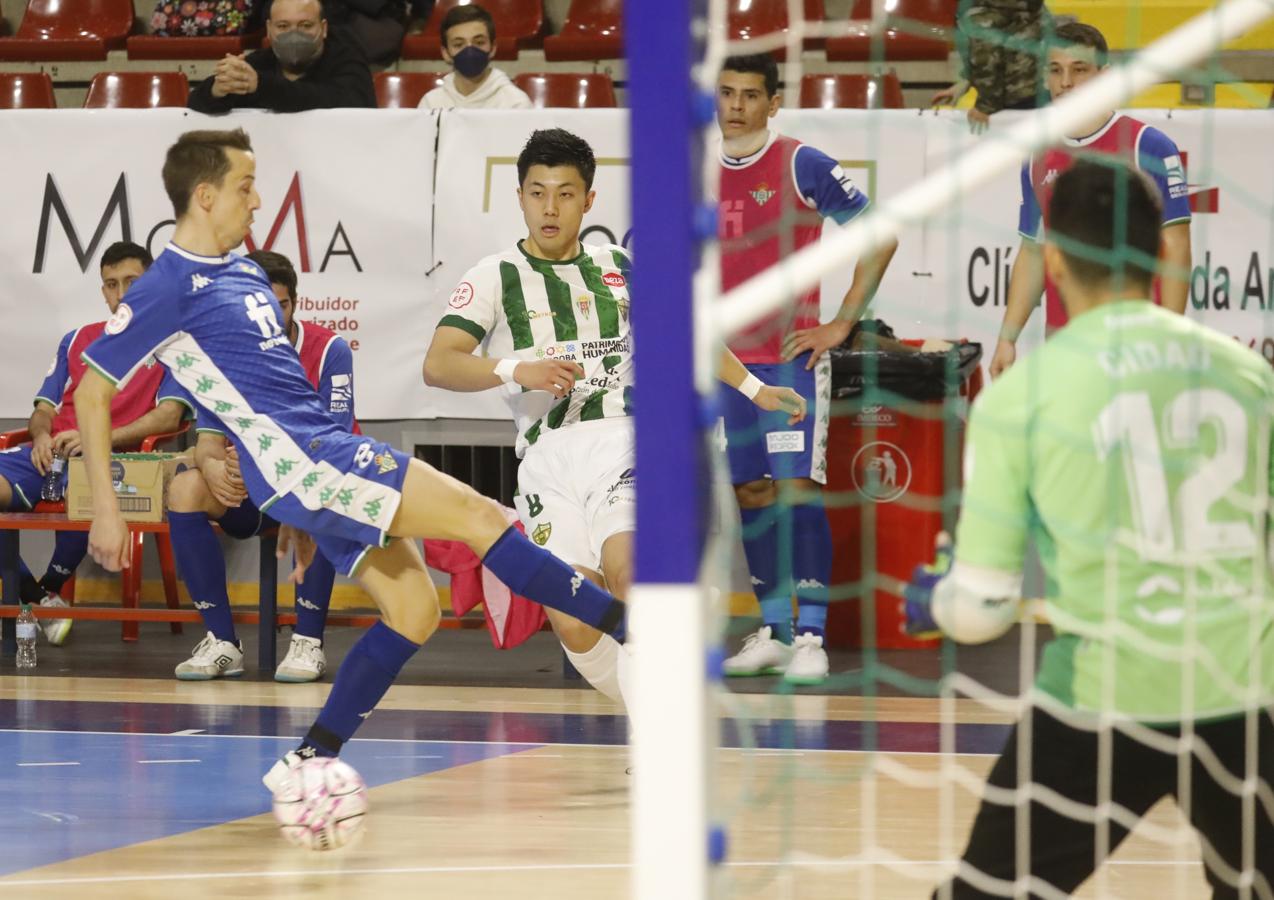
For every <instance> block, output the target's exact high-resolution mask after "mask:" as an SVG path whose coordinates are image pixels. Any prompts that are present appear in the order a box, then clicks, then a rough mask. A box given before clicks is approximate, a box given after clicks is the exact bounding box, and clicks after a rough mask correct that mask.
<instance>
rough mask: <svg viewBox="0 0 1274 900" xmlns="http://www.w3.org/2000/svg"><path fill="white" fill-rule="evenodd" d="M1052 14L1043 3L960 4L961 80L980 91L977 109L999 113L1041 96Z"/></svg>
mask: <svg viewBox="0 0 1274 900" xmlns="http://www.w3.org/2000/svg"><path fill="white" fill-rule="evenodd" d="M1047 17H1048V11H1047V10H1045V9H1044V8H1043V6H1042V4H1041V3H1040V2H1039V0H979V2H967V0H966V2H962V3H961V4H960V7H959V13H958V18H957V22H956V25H957V29H956V47H957V49H958V50H959V52H960V63H961V76H960V77H961V78H963V79H965V80H967V81H968V82H969V83H970V84H972V85H973V86H974V87H975V88H977V90H978V101H977V104H976V106H977V108H978V109H979V110H980V111H981V112H984V113H987V114H988V115H990V114H991V113H995V112H999V111H1000V110H1002V109H1004V108H1005V107H1009V106H1014V105H1016V104H1020V103H1022V102H1023V101H1027V100H1031V99H1033V98H1035V97H1037V96H1038V95H1039V92H1040V89H1041V87H1042V85H1041V79H1042V75H1043V70H1044V67H1043V65H1041V64H1040V59H1041V58H1042V53H1043V41H1042V39H1043V34H1044V26H1045V22H1046V21H1047Z"/></svg>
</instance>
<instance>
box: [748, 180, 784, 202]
mask: <svg viewBox="0 0 1274 900" xmlns="http://www.w3.org/2000/svg"><path fill="white" fill-rule="evenodd" d="M748 193H749V194H750V195H751V196H752V199H753V200H755V201H756V205H757V206H765V204H767V203H769V202H770V198H771V197H773V196H774V195H775V194H777V193H778V191H772V190H770V186H769V185H768V184H766V183H765V182H764V181H762V182H761V183H760V184H758V185H757V186H756V187H755V188H753V189H752V190H750V191H748Z"/></svg>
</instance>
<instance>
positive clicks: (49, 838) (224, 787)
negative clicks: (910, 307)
mask: <svg viewBox="0 0 1274 900" xmlns="http://www.w3.org/2000/svg"><path fill="white" fill-rule="evenodd" d="M40 705H44V701H41V704H40ZM111 705H115V704H111ZM121 705H123V704H121ZM295 745H296V741H295V739H293V738H274V737H242V738H239V739H236V740H224V739H221V738H218V737H211V736H204V735H157V734H102V733H93V734H87V733H86V734H77V733H73V732H65V731H61V732H48V731H8V732H0V796H2V797H4V800H5V814H4V816H0V847H4V848H5V852H4V853H3V854H0V875H9V874H12V873H14V872H19V871H22V870H24V869H30V868H34V867H36V866H44V865H49V864H51V863H56V862H62V861H64V860H68V859H74V858H76V857H80V856H85V855H87V854H90V853H98V852H101V851H104V850H113V849H117V848H119V847H125V846H129V845H131V844H137V843H140V842H143V841H150V840H155V839H157V838H163V837H170V836H172V835H177V834H183V833H185V832H189V831H194V830H196V829H199V828H207V827H209V826H213V825H221V824H224V823H226V822H232V821H234V820H236V819H242V818H246V817H248V816H256V815H260V814H261V813H264V812H268V811H269V809H270V795H269V793H268V792H267V791H266V789H265V787H264V786H263V785H262V784H261V781H260V776H261V775H262V774H264V773H265V771H266V770H267V769H269V768H270V766H271V765H273V764H274V761H275V760H276V759H278V758H279V757H280V756H281V755H282V754H283V753H284V752H286V751H287V750H290V749H292V748H293V747H294V746H295ZM534 746H535V745H533V744H520V743H485V744H451V743H436V744H427V745H420V744H416V745H413V744H404V743H401V742H397V741H374V740H355V741H351V742H350V743H349V744H347V745H346V749H345V752H344V753H343V754H342V757H343V758H344V759H346V760H348V761H349V763H350V764H351V765H353V766H354V767H355V768H356V769H358V771H359V773H360V774H361V775H362V776H363V778H364V780H366V781H367V783H368V785H369V786H372V787H376V786H378V785H382V784H387V783H389V782H393V781H400V780H402V779H405V778H411V777H414V776H417V775H427V774H430V773H433V772H439V771H442V770H444V769H449V768H452V767H454V766H460V765H465V764H466V763H472V762H478V761H481V760H487V759H493V758H495V757H499V756H504V755H508V754H510V753H516V752H519V751H522V750H529V749H533V748H534ZM143 760H150V762H143ZM155 760H197V762H167V763H163V762H155ZM71 762H74V763H78V765H38V766H31V765H26V766H24V765H22V764H23V763H28V764H29V763H44V764H47V763H71ZM2 889H3V884H2V883H0V890H2Z"/></svg>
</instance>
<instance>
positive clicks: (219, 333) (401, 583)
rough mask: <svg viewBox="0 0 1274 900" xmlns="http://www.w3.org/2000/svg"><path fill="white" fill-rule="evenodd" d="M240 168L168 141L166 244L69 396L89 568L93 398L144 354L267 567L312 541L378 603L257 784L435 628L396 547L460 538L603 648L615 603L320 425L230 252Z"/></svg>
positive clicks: (497, 521)
mask: <svg viewBox="0 0 1274 900" xmlns="http://www.w3.org/2000/svg"><path fill="white" fill-rule="evenodd" d="M255 170H256V162H255V158H254V156H253V153H252V145H251V142H250V140H249V138H248V135H247V134H246V133H245V132H244V131H243V130H242V129H237V130H234V131H192V132H187V133H185V134H183V135H182V136H181V137H180V138H179V139H178V140H177V142H176V143H175V144H173V145H172V146H171V147H170V148H169V149H168V153H167V157H166V159H165V162H164V168H163V179H164V188H165V190H166V191H167V193H168V196H169V199H171V200H172V203H173V210H174V213H175V215H176V219H177V226H176V228H175V230H174V232H173V237H172V240H171V242H170V243H169V244H168V246H167V247H166V248H165V249H164V251H163V252H162V253H161V254H160V255H159V257H158V259H156V261H155V264H154V265H153V266H152V267H151V269H150V271H149V272H147V274H146V275H145V276H143V277H142V278H140V279H139V280H138V281H137V282H136V283H135V284H134V285H133V288H132V290H131V291H130V292H129V294H128V298H127V302H126V303H123V304H121V305H120V307H119V309H118V310H117V311H116V313H115V315H114V316H113V317H112V318H111V320H110V322H109V323H108V325H107V327H106V332H105V334H103V336H102V337H101V338H100V339H99V340H97V341H96V342H94V343H93V344H92V345H90V346H89V348H88V349H87V350H86V351H85V353H84V354H83V356H84V360H85V362H87V363H88V365H89V367H90V369H91V371H90V372H88V373H87V374H86V375H85V377H84V381H83V383H82V385H81V387H80V389H79V390H78V391H77V392H76V397H75V399H76V411H77V413H78V414H79V420H80V429H81V433H82V436H83V445H84V461H85V469H86V472H87V476H88V483H89V487H90V490H91V492H92V496H93V524H92V528H91V531H90V533H89V550H90V552H91V553H92V554H93V557H94V559H96V560H97V561H98V562H99V563H100V564H101V565H103V566H104V567H105V568H106V569H107V570H109V571H113V572H115V571H119V570H120V569H121V567H123V566H124V565H125V564H126V563H127V558H128V557H127V546H128V527H127V525H126V524H125V523H124V520H123V518H122V517H121V515H120V512H119V509H118V507H117V505H116V501H115V495H114V492H113V490H112V489H111V476H110V421H109V407H110V400H111V397H112V396H114V394H115V392H116V391H117V390H118V389H119V387H120V386H121V385H123V384H125V383H127V381H128V379H129V378H131V377H132V376H133V374H134V373H135V372H136V371H137V370H138V369H139V368H140V367H141V366H142V365H143V364H144V363H145V361H146V360H147V358H148V357H150V356H151V355H152V354H153V355H154V356H155V358H156V359H158V360H159V362H160V363H162V364H163V365H164V366H166V367H167V368H168V369H169V370H170V371H171V372H172V374H173V376H174V377H175V378H176V380H177V381H178V383H179V384H180V385H181V386H182V387H184V388H185V389H186V390H187V391H188V392H189V393H190V395H191V396H192V397H193V398H194V400H195V402H196V404H197V405H198V407H199V414H200V418H201V420H202V421H207V422H209V423H213V424H214V426H215V427H218V428H219V430H221V431H223V432H224V433H225V434H227V435H228V436H229V438H230V440H231V442H232V443H233V445H234V447H235V449H236V451H237V453H238V457H239V461H240V468H241V472H242V477H243V481H244V485H245V487H246V488H247V492H248V496H249V498H250V499H251V500H252V502H253V503H254V504H255V505H256V506H257V507H258V508H259V509H260V510H261V511H262V512H263V513H268V514H269V515H270V516H271V517H272V518H274V519H276V520H278V521H279V522H280V523H282V525H281V528H280V534H279V555H280V557H282V556H284V555H285V554H287V553H289V552H291V551H292V550H293V548H294V547H295V549H296V551H297V559H298V561H297V565H296V567H295V569H294V570H293V572H292V576H291V577H292V578H293V580H296V581H300V580H301V579H302V578H303V576H304V570H305V567H306V565H307V564H308V561H309V560H310V559H311V558H312V557H313V553H314V549H315V542H316V543H317V546H318V548H319V549H320V550H321V551H322V552H323V554H324V555H325V556H326V557H327V558H328V560H329V561H331V562H332V563H333V565H335V566H336V569H337V571H339V572H344V573H346V574H349V575H352V576H356V577H357V578H358V580H359V582H360V583H361V585H362V586H363V588H364V589H365V590H366V591H367V592H368V594H370V595H371V597H372V598H373V600H375V602H376V605H377V607H379V609H380V611H381V615H382V619H381V621H380V622H379V623H377V624H376V625H374V626H372V627H371V628H370V629H369V630H368V631H367V633H366V634H364V635H363V637H362V638H360V639H359V640H358V642H357V643H356V644H355V645H354V646H353V647H352V648H351V649H350V652H349V653H348V655H347V656H346V657H345V660H344V662H343V663H342V664H341V667H340V669H339V671H338V672H337V675H336V680H335V682H334V683H333V685H332V690H331V693H330V694H329V695H328V698H327V702H326V704H325V705H324V707H323V709H322V711H321V712H320V713H319V715H318V718H317V720H316V721H315V723H314V725H313V726H312V727H311V728H310V730H309V732H308V733H307V734H306V736H305V738H304V739H303V740H302V742H301V745H300V747H299V748H298V749H297V751H295V752H290V753H288V754H287V755H286V756H285V757H284V758H283V759H282V760H280V761H279V762H278V763H276V764H275V766H274V768H272V769H271V770H270V772H269V773H267V775H266V777H265V779H264V780H265V783H266V786H267V787H269V788H270V789H271V790H274V789H275V788H276V787H277V786H278V784H279V783H280V782H281V781H283V779H284V777H285V776H286V774H287V771H288V769H289V768H290V767H293V766H295V765H298V764H299V763H300V762H301V760H302V759H304V758H306V757H312V756H336V755H337V754H339V752H340V750H341V746H342V745H343V744H344V743H345V742H346V741H347V740H349V738H350V737H351V736H352V735H353V734H354V732H355V731H356V730H357V728H358V726H359V725H360V724H361V723H362V721H363V719H364V718H366V716H367V715H368V714H370V712H371V711H372V709H373V708H375V706H376V704H377V703H378V702H379V701H380V698H381V697H382V696H383V695H384V693H385V691H386V690H388V688H389V686H390V684H391V683H393V681H394V679H395V677H396V676H397V674H398V672H399V670H400V669H401V668H402V666H403V664H404V663H406V662H407V660H408V659H410V658H411V656H412V655H413V654H414V653H415V652H416V650H417V649H419V647H420V645H421V644H422V643H424V641H425V640H427V639H428V638H429V636H430V635H432V634H433V632H434V631H435V630H436V628H437V626H438V622H439V618H440V612H439V605H438V595H437V592H436V591H435V589H434V586H433V584H432V582H431V581H430V578H429V574H428V571H427V570H426V568H425V564H424V562H423V560H422V559H421V557H420V551H419V549H418V548H417V545H416V543H415V541H414V540H412V539H420V538H437V539H443V540H453V541H462V542H464V543H465V544H467V545H468V546H469V547H470V548H471V549H472V550H473V551H474V552H475V553H476V554H477V555H478V556H479V557H480V558H481V559H482V562H483V564H484V565H485V566H486V567H487V568H488V569H490V570H491V571H492V572H493V573H494V574H495V575H496V576H497V577H498V578H500V580H501V581H503V582H504V583H505V584H506V585H508V587H509V588H510V589H512V590H513V591H514V592H515V593H518V594H521V595H523V596H525V597H529V598H531V599H533V600H536V601H537V602H539V603H542V604H544V605H545V606H548V607H550V608H553V609H558V610H561V611H563V612H565V613H568V614H569V615H572V616H575V617H576V618H579V619H581V620H582V621H584V622H587V623H588V624H590V625H592V626H593V627H595V628H597V629H598V630H600V631H603V632H606V633H609V634H612V635H614V636H616V637H618V638H621V639H622V637H623V633H624V611H623V605H622V604H621V603H620V602H619V601H617V600H616V599H615V598H614V597H612V596H611V595H610V594H608V593H606V592H605V591H603V590H601V589H600V588H598V587H596V586H595V585H593V584H592V583H591V582H589V581H588V580H587V579H586V578H584V577H583V576H582V575H580V574H579V573H577V572H575V570H573V569H572V568H571V567H569V566H568V565H566V564H565V563H563V562H561V561H560V560H558V559H556V558H555V557H553V556H552V555H551V554H550V553H548V551H546V550H543V549H541V548H539V547H536V546H535V545H534V544H532V543H531V542H530V541H529V540H527V539H526V538H525V537H524V536H523V535H522V534H521V533H520V532H518V530H517V529H516V528H511V527H509V525H508V523H507V521H506V520H505V518H504V512H503V510H502V509H501V508H500V506H499V504H497V503H495V502H494V501H492V500H489V499H487V498H486V497H483V496H482V495H480V494H478V493H477V492H476V491H474V490H473V489H471V488H470V487H468V486H467V485H464V484H461V483H460V482H459V481H456V480H455V479H453V478H451V477H449V476H447V475H444V474H442V473H441V472H438V471H437V470H436V469H433V468H432V467H430V466H429V465H427V464H426V463H424V462H422V461H421V460H418V459H413V458H411V457H410V456H408V455H407V454H405V453H401V452H399V451H398V450H396V449H394V448H393V447H390V446H389V445H388V444H384V443H381V442H378V441H373V440H370V439H368V438H367V437H365V436H360V435H352V434H350V433H349V432H348V431H347V430H345V429H344V428H342V427H341V426H340V425H339V424H337V423H336V422H335V421H334V420H333V419H332V417H331V416H330V415H329V414H328V411H327V408H326V406H325V405H324V404H323V403H322V401H321V399H320V397H319V395H318V393H317V392H316V391H315V390H314V388H313V387H312V386H311V384H310V382H309V381H308V380H307V379H306V376H305V372H304V370H303V369H302V367H301V363H300V361H299V358H298V357H297V354H296V351H295V349H294V348H293V347H292V345H291V344H290V343H289V341H288V337H287V335H286V334H285V333H284V331H283V329H282V327H281V324H280V323H281V322H282V321H283V316H282V312H281V310H280V308H279V304H278V301H277V300H276V299H275V296H274V294H273V292H272V291H271V288H270V284H269V282H268V281H267V280H266V278H265V276H263V275H262V274H261V269H260V268H259V267H258V266H256V265H253V264H252V263H249V262H246V261H245V260H244V259H243V258H242V257H240V256H238V255H236V254H233V253H231V252H230V250H231V249H232V248H234V247H237V246H239V245H240V244H241V243H242V242H243V240H244V238H245V237H246V236H247V234H248V232H249V229H250V228H251V225H252V215H253V211H254V210H256V209H257V208H258V207H260V205H261V201H260V198H259V197H258V196H257V191H256V187H255V184H254V179H255ZM310 536H312V537H313V540H311V539H310ZM403 538H407V539H408V540H402V539H403Z"/></svg>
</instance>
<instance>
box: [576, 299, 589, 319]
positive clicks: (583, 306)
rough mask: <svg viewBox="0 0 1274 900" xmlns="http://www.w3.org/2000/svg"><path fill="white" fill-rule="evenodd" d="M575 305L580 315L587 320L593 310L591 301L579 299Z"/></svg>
mask: <svg viewBox="0 0 1274 900" xmlns="http://www.w3.org/2000/svg"><path fill="white" fill-rule="evenodd" d="M575 305H576V306H578V307H579V311H580V314H581V315H582V316H583V317H584V318H586V319H587V318H588V317H589V313H590V312H591V311H592V309H593V301H592V300H591V299H590V298H588V297H580V298H579V299H578V300H576V301H575Z"/></svg>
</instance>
